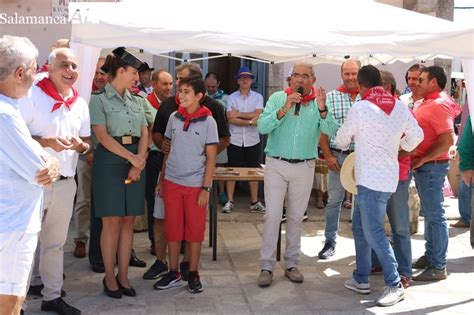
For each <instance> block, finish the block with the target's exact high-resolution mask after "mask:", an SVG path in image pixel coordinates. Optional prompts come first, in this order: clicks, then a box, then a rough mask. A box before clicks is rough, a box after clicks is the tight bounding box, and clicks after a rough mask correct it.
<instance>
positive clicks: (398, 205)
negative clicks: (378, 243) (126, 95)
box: [372, 177, 413, 278]
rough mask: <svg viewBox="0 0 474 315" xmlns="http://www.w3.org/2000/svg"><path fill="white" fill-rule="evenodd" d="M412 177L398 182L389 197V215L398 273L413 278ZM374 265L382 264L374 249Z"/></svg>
mask: <svg viewBox="0 0 474 315" xmlns="http://www.w3.org/2000/svg"><path fill="white" fill-rule="evenodd" d="M410 181H411V177H410V178H409V179H407V180H401V181H399V182H398V186H397V191H395V193H394V194H393V195H392V196H391V197H390V199H388V203H387V216H388V221H389V222H390V228H391V230H392V239H393V251H394V253H395V259H396V260H397V263H398V273H400V274H401V275H404V276H405V277H409V278H411V276H412V274H413V273H412V268H411V263H412V262H411V259H412V258H411V239H410V218H409V209H408V187H409V186H410ZM372 266H377V267H379V266H380V262H379V260H378V258H377V256H376V255H375V253H374V251H373V250H372Z"/></svg>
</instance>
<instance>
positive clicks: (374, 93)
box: [362, 86, 395, 115]
mask: <svg viewBox="0 0 474 315" xmlns="http://www.w3.org/2000/svg"><path fill="white" fill-rule="evenodd" d="M362 99H363V100H367V101H369V102H371V103H373V104H375V105H377V106H378V107H380V109H381V110H383V111H384V113H385V114H387V115H390V113H391V112H392V110H393V108H394V107H395V98H394V97H393V96H392V95H390V94H389V93H388V92H387V91H385V89H384V88H383V87H381V86H375V87H373V88H370V89H369V90H368V91H367V92H365V94H364V95H363V96H362Z"/></svg>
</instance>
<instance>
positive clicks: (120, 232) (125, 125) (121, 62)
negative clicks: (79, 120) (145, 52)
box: [90, 48, 148, 298]
mask: <svg viewBox="0 0 474 315" xmlns="http://www.w3.org/2000/svg"><path fill="white" fill-rule="evenodd" d="M113 54H114V56H108V57H107V60H106V64H105V66H106V67H108V69H109V75H110V83H109V84H107V85H106V86H105V88H104V89H103V90H101V91H100V92H97V93H95V94H93V95H92V97H91V101H90V116H91V125H92V129H93V131H94V133H95V135H96V138H97V141H98V142H99V144H98V146H97V148H96V150H95V152H94V163H93V166H92V195H93V203H94V209H95V215H96V216H97V217H101V218H102V232H101V236H100V246H101V251H102V258H103V260H104V267H105V278H104V280H103V285H104V291H105V293H106V294H107V295H108V296H110V297H114V298H120V297H122V294H124V295H128V296H135V294H136V293H135V290H134V289H133V287H132V286H131V285H130V283H129V281H128V265H129V261H130V252H131V248H132V242H133V223H134V220H135V216H137V215H142V214H143V213H144V208H145V205H144V200H145V178H144V177H145V172H142V171H143V169H144V168H145V163H146V154H147V148H148V131H147V125H148V124H147V121H146V118H145V114H144V108H145V107H146V106H144V104H142V102H146V100H145V99H143V98H142V97H139V96H135V95H132V94H131V93H130V92H129V89H130V88H131V87H132V86H133V85H134V83H135V82H136V80H138V69H139V68H140V67H141V66H142V62H141V61H140V60H139V59H137V58H136V57H135V56H133V55H132V54H130V53H128V52H127V51H125V49H123V48H117V49H115V50H114V51H113ZM116 257H117V258H118V266H119V268H118V275H117V277H115V271H114V266H115V259H116Z"/></svg>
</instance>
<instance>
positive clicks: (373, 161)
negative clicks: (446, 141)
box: [335, 100, 423, 192]
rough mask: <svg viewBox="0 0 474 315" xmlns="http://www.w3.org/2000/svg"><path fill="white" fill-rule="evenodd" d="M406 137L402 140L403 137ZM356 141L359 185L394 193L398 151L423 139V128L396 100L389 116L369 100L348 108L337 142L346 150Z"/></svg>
mask: <svg viewBox="0 0 474 315" xmlns="http://www.w3.org/2000/svg"><path fill="white" fill-rule="evenodd" d="M402 136H403V139H402ZM352 138H353V139H354V143H355V179H356V184H357V185H362V186H364V187H367V188H369V189H372V190H375V191H382V192H395V190H396V188H397V185H398V177H399V174H398V168H399V166H398V151H399V148H400V146H401V148H402V149H403V150H405V151H412V150H413V149H415V148H416V146H417V145H418V144H419V143H420V142H421V141H422V140H423V131H422V129H421V128H420V126H418V123H417V121H416V120H415V118H414V117H413V115H412V114H411V113H410V111H409V109H408V107H407V106H406V105H404V104H403V103H402V102H400V101H396V103H395V107H394V108H393V110H392V112H391V113H390V115H387V114H385V113H384V112H383V111H382V110H381V109H380V108H379V107H378V106H376V105H375V104H372V103H371V102H369V101H365V100H364V101H359V102H356V103H355V104H354V106H353V107H352V108H351V109H350V110H349V113H348V116H347V119H346V120H345V122H344V124H343V125H342V126H341V128H340V129H339V131H338V132H337V135H336V139H335V143H336V146H337V147H338V148H339V149H341V150H347V148H348V147H349V145H350V143H351V140H352Z"/></svg>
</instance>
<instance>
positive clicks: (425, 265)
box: [412, 255, 431, 269]
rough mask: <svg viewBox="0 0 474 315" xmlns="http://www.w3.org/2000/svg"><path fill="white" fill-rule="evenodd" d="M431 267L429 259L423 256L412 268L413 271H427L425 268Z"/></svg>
mask: <svg viewBox="0 0 474 315" xmlns="http://www.w3.org/2000/svg"><path fill="white" fill-rule="evenodd" d="M430 265H431V263H430V261H429V260H428V257H426V255H423V256H421V257H420V258H418V260H417V261H415V262H413V264H412V268H413V269H425V268H428V267H429V266H430Z"/></svg>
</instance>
